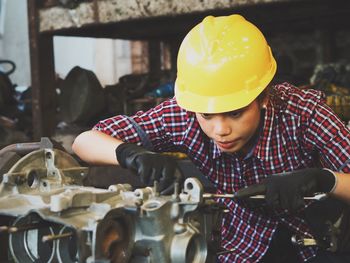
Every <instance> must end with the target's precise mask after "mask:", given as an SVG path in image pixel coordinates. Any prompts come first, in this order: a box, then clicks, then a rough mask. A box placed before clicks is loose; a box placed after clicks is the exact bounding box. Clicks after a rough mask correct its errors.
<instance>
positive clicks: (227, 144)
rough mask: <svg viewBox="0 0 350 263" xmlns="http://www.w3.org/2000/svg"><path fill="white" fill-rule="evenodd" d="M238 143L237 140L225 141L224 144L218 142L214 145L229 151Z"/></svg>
mask: <svg viewBox="0 0 350 263" xmlns="http://www.w3.org/2000/svg"><path fill="white" fill-rule="evenodd" d="M238 141H239V139H236V140H233V141H225V142H220V141H216V144H217V145H218V146H219V147H220V148H222V149H225V150H228V149H231V148H232V147H233V146H235V144H237V142H238Z"/></svg>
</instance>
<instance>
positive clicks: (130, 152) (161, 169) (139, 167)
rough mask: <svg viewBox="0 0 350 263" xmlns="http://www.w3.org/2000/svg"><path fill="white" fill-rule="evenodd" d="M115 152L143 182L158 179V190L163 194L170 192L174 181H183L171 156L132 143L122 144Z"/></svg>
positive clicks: (120, 160)
mask: <svg viewBox="0 0 350 263" xmlns="http://www.w3.org/2000/svg"><path fill="white" fill-rule="evenodd" d="M115 153H116V156H117V160H118V162H119V164H120V165H121V166H122V167H123V168H128V169H131V170H132V171H134V172H136V173H137V174H138V175H139V176H140V178H141V182H142V183H143V184H145V185H152V184H153V182H154V181H158V182H159V184H158V190H159V191H160V192H161V193H162V194H169V193H170V191H171V190H172V189H173V183H174V182H178V183H180V184H182V183H183V175H182V173H181V172H180V170H179V168H178V165H177V163H176V161H175V159H174V158H173V157H171V156H168V155H164V154H158V153H154V152H151V151H148V150H146V149H145V148H143V147H141V146H137V145H136V144H132V143H122V144H120V145H119V146H118V147H117V149H116V150H115ZM180 186H181V185H180Z"/></svg>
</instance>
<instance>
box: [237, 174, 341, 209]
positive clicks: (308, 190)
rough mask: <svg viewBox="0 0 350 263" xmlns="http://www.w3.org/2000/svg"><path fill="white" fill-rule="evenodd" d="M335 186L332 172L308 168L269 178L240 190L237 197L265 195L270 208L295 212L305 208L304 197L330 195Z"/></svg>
mask: <svg viewBox="0 0 350 263" xmlns="http://www.w3.org/2000/svg"><path fill="white" fill-rule="evenodd" d="M335 185H336V176H335V174H334V173H333V172H331V171H330V170H327V169H319V168H307V169H303V170H298V171H293V172H287V173H282V174H274V175H272V176H269V177H267V178H266V179H265V180H264V181H263V182H262V183H260V184H256V185H252V186H249V187H246V188H243V189H240V190H239V191H237V193H236V197H237V198H246V197H250V196H254V195H259V194H265V200H266V203H267V205H268V206H270V207H272V208H273V209H278V208H282V209H287V210H289V211H290V212H295V211H296V210H298V209H299V208H302V207H303V206H304V199H303V197H304V196H312V195H314V194H315V193H329V192H331V191H333V189H334V188H335Z"/></svg>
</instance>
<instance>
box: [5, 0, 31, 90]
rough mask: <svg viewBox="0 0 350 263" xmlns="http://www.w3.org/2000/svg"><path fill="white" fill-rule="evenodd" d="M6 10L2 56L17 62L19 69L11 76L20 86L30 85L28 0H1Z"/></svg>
mask: <svg viewBox="0 0 350 263" xmlns="http://www.w3.org/2000/svg"><path fill="white" fill-rule="evenodd" d="M1 2H2V7H4V10H3V11H5V12H4V13H2V14H3V15H4V17H3V18H4V20H3V22H4V24H3V34H2V36H1V37H0V58H1V59H9V60H12V61H14V62H15V63H16V65H17V69H16V71H15V72H14V73H13V74H12V75H11V76H10V78H11V81H12V82H13V83H15V84H17V85H20V86H28V85H30V83H31V78H30V60H29V39H28V25H27V21H28V16H27V1H25V0H7V1H4V0H1Z"/></svg>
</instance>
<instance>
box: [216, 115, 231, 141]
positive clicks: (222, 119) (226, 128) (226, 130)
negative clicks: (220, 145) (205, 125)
mask: <svg viewBox="0 0 350 263" xmlns="http://www.w3.org/2000/svg"><path fill="white" fill-rule="evenodd" d="M231 132H232V128H231V125H230V123H229V122H228V120H227V117H226V116H224V115H217V116H215V118H214V133H215V135H216V136H220V137H225V136H227V135H230V134H231Z"/></svg>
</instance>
